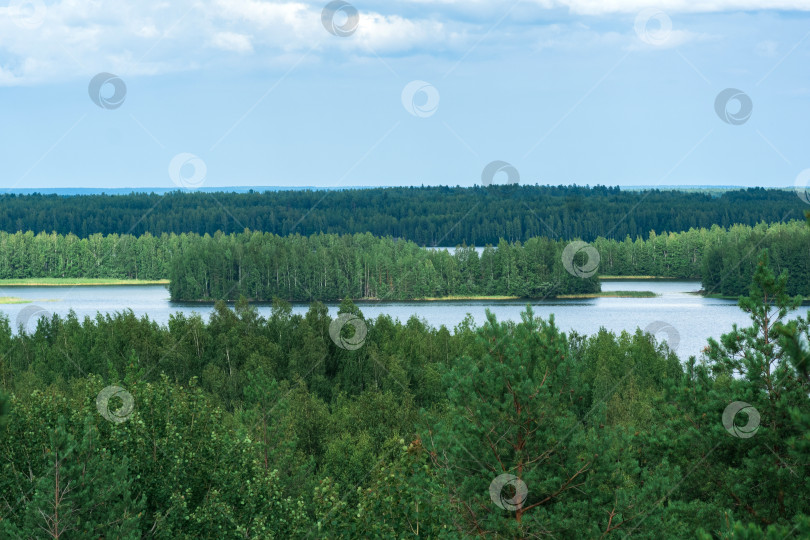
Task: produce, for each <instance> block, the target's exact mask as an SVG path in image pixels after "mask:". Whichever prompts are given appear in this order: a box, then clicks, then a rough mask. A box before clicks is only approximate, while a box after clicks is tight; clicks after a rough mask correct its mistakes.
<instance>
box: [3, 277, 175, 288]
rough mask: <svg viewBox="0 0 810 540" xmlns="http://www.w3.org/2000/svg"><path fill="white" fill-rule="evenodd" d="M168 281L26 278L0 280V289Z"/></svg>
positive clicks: (161, 282)
mask: <svg viewBox="0 0 810 540" xmlns="http://www.w3.org/2000/svg"><path fill="white" fill-rule="evenodd" d="M168 284H169V280H168V279H116V278H26V279H0V287H68V286H74V287H105V286H113V285H168Z"/></svg>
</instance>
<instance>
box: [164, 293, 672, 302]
mask: <svg viewBox="0 0 810 540" xmlns="http://www.w3.org/2000/svg"><path fill="white" fill-rule="evenodd" d="M658 296H659V295H658V294H656V293H654V292H652V291H603V292H598V293H584V294H561V295H558V296H540V297H536V298H528V297H524V296H443V297H426V298H411V299H408V300H398V299H391V300H381V299H379V298H351V299H350V300H351V301H352V302H353V303H355V304H366V303H379V302H387V303H398V304H401V303H407V302H413V303H419V302H464V301H470V302H499V301H516V300H523V301H526V302H536V301H542V300H578V299H588V298H656V297H658ZM342 300H344V299H342V298H341V299H335V300H325V301H324V300H311V301H310V300H286V299H285V301H286V302H289V303H291V304H310V303H312V302H322V303H324V304H336V303H340V302H341V301H342ZM169 302H171V303H173V304H179V305H182V304H190V305H213V304H215V303H216V302H217V300H169ZM226 303H227V304H235V303H236V300H226ZM248 303H251V304H254V303H255V304H268V305H269V304H272V301H271V300H261V301H259V300H253V299H250V298H249V299H248Z"/></svg>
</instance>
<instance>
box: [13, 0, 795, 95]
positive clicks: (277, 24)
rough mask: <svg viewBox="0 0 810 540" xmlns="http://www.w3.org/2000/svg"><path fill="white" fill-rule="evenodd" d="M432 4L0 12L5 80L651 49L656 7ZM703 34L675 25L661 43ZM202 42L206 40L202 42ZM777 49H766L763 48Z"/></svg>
mask: <svg viewBox="0 0 810 540" xmlns="http://www.w3.org/2000/svg"><path fill="white" fill-rule="evenodd" d="M422 1H423V0H410V2H411V3H412V5H411V6H410V9H409V10H408V11H407V13H408V15H407V16H406V15H401V14H396V13H392V12H390V10H391V9H392V8H395V7H396V6H397V4H385V5H384V4H382V3H380V6H381V7H380V8H379V10H378V11H380V12H378V11H375V8H374V7H371V8H369V9H365V8H364V9H361V10H360V24H359V27H358V29H357V31H356V32H355V33H354V34H353V35H352V36H350V37H348V38H339V37H336V36H332V35H330V34H329V33H327V32H326V30H325V29H324V28H323V26H322V23H321V10H322V9H323V6H324V4H325V0H324V1H323V3H322V2H321V1H320V0H319V1H318V2H308V1H297V0H275V1H272V0H177V1H174V2H165V1H163V0H159V1H148V0H147V1H142V2H128V1H126V0H104V1H102V0H55V2H53V3H50V4H47V7H46V8H45V9H44V11H41V12H38V13H35V14H33V15H35V16H31V14H26V15H25V16H26V17H27V18H25V19H24V20H23V19H20V17H21V14H20V13H19V12H15V11H14V10H11V9H9V8H8V7H0V85H13V84H39V83H48V82H53V81H58V80H62V79H69V78H75V77H76V76H77V75H80V76H92V75H93V74H95V73H98V72H100V71H109V72H112V73H116V74H118V75H120V76H134V75H143V74H158V73H165V72H173V71H182V70H188V69H199V68H204V67H206V66H212V65H217V64H218V63H220V64H227V62H230V61H232V58H233V53H234V52H236V53H239V54H240V55H241V57H242V61H245V62H249V61H253V62H257V63H259V62H261V63H263V64H266V63H288V62H289V63H294V62H296V61H298V59H300V55H301V54H303V53H306V52H308V51H310V50H313V54H312V59H316V58H317V56H318V55H329V54H333V53H334V52H336V51H338V52H340V54H341V55H342V56H343V57H344V58H355V59H363V58H372V59H373V58H374V57H375V56H376V55H382V56H385V55H405V54H420V55H421V54H428V55H437V54H445V53H450V54H453V55H455V56H461V55H463V54H465V53H466V52H467V51H468V50H470V48H471V47H473V46H475V47H476V48H477V50H481V49H484V48H492V49H493V50H498V48H499V47H501V46H506V47H510V46H514V45H515V44H516V43H525V44H530V43H535V44H537V46H539V47H541V48H549V47H567V48H573V47H581V48H587V47H596V46H610V45H613V44H617V46H624V47H635V46H641V45H643V44H638V43H636V42H637V41H638V40H637V38H636V36H635V34H634V32H633V28H632V21H630V24H629V25H628V24H626V23H627V20H630V19H631V18H632V17H627V16H626V15H625V14H632V13H637V12H638V11H639V10H640V9H642V8H643V7H644V6H647V5H649V4H651V3H652V2H651V1H649V0H645V1H640V0H533V2H534V3H533V4H531V6H532V7H530V8H527V7H526V6H527V4H529V3H528V2H526V3H524V4H521V5H520V6H519V7H517V8H515V10H514V11H513V12H512V13H511V14H510V15H509V16H508V17H506V18H505V19H503V21H502V23H501V24H500V25H499V26H498V27H497V28H494V29H493V25H494V21H496V20H499V19H500V17H501V15H502V14H500V15H498V17H497V18H493V17H492V16H489V15H488V16H486V17H469V16H460V15H459V13H460V12H461V11H470V12H476V13H479V14H480V13H483V12H484V11H486V12H489V13H490V14H494V13H500V12H501V11H503V12H504V13H505V12H506V10H507V9H509V8H510V6H512V5H513V0H465V1H464V2H461V1H460V0H433V1H431V2H430V4H429V6H428V4H427V2H425V6H424V9H422V8H421V7H419V8H415V6H414V5H413V4H417V3H421V2H422ZM41 5H45V4H41ZM656 5H657V7H658V8H660V9H662V10H663V11H665V12H667V13H673V14H674V13H677V12H681V11H695V12H703V11H720V10H732V9H805V10H807V9H810V1H808V0H759V1H755V0H658V1H657V2H656ZM382 6H384V7H382ZM399 6H400V7H402V4H399ZM443 6H444V7H443ZM360 7H361V8H363V7H364V6H360ZM405 7H408V6H405ZM526 9H530V10H532V11H533V12H534V13H530V12H529V11H526ZM547 9H557V10H560V9H562V10H567V11H570V12H572V13H574V14H588V15H605V14H611V13H619V14H621V15H620V17H617V18H616V19H618V20H616V19H614V20H612V21H610V22H611V23H612V24H613V26H612V27H611V28H601V29H599V30H591V29H587V28H584V29H583V28H581V27H580V23H581V21H578V20H576V16H573V17H572V19H573V20H572V21H570V23H566V24H561V25H559V27H558V28H557V29H556V30H553V31H547V29H548V28H550V27H552V25H548V24H545V23H544V22H543V14H544V13H546V12H545V10H547ZM383 12H384V13H383ZM421 12H424V13H425V15H424V16H422V15H420V13H421ZM538 14H539V16H538ZM15 17H16V18H15ZM524 17H529V18H530V19H531V20H524ZM556 20H559V19H556ZM584 20H585V21H589V22H590V21H592V20H593V19H589V18H586V19H584ZM532 21H535V22H533V23H532ZM32 27H33V28H32ZM705 38H706V36H704V35H702V34H698V33H695V32H692V31H690V30H689V29H688V28H684V27H681V26H678V25H675V28H674V29H673V30H672V32H671V35H670V38H669V40H668V41H667V42H666V43H664V44H663V45H662V46H665V47H666V46H677V45H680V44H682V43H685V42H687V41H694V40H700V39H705ZM622 41H624V42H625V45H622V44H621V42H622ZM479 42H480V43H479ZM201 43H202V44H207V45H208V47H207V48H206V47H200V44H201ZM479 45H480V46H479ZM763 47H764V46H763ZM212 51H214V52H213V54H212ZM769 51H770V49H769V48H768V47H764V48H762V49H761V50H760V53H764V54H768V53H769Z"/></svg>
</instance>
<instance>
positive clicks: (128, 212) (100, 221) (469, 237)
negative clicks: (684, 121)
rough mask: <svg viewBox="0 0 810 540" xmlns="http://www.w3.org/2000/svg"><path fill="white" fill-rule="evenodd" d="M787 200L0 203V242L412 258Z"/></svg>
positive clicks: (246, 198) (671, 224)
mask: <svg viewBox="0 0 810 540" xmlns="http://www.w3.org/2000/svg"><path fill="white" fill-rule="evenodd" d="M805 209H806V205H805V203H804V202H803V201H802V200H801V199H800V198H799V197H797V196H796V193H795V192H793V191H791V190H777V189H770V190H766V189H762V188H749V189H745V190H742V189H741V190H737V191H727V192H723V193H722V194H720V195H719V196H713V195H711V194H708V193H694V192H685V191H659V190H657V189H653V190H647V191H622V190H621V189H619V188H618V187H603V186H596V187H593V188H588V187H576V186H558V187H553V186H517V185H510V186H500V185H491V186H489V187H486V188H483V187H473V188H462V187H412V188H373V189H347V190H333V191H309V190H302V191H277V192H264V193H258V192H256V193H196V192H173V193H169V194H165V195H157V194H132V195H82V196H71V197H62V196H58V195H13V194H7V195H0V231H6V232H10V233H13V232H17V231H34V232H35V233H39V232H56V233H58V234H63V235H67V234H70V233H72V234H74V235H76V236H79V237H81V238H86V237H89V236H90V235H92V234H95V233H101V234H104V235H111V234H132V235H135V236H141V235H143V234H145V233H150V234H153V235H156V236H159V235H160V234H162V233H175V234H180V233H196V234H199V235H203V234H206V233H207V234H211V235H213V234H214V233H216V232H217V231H222V232H224V233H226V234H227V233H232V232H237V233H238V232H242V231H243V230H244V229H250V230H254V231H262V232H267V233H273V234H277V235H279V236H287V235H290V234H294V233H297V234H301V235H304V236H310V235H312V234H317V233H329V234H356V233H371V234H373V235H375V236H391V237H393V238H402V239H406V240H411V241H413V242H416V243H417V244H419V245H421V246H455V245H457V244H463V243H466V244H467V245H479V246H483V245H485V244H493V245H495V244H497V243H498V242H499V241H500V239H502V238H503V239H505V240H507V241H509V242H515V241H526V240H528V239H530V238H534V237H537V236H546V237H548V238H553V239H563V240H573V239H575V238H581V239H582V240H585V241H586V242H590V241H593V240H595V239H596V238H597V237H599V236H602V237H604V238H611V239H618V240H623V239H624V238H625V237H627V236H630V238H636V237H637V236H642V237H643V238H646V235H648V234H649V233H650V231H656V232H659V233H660V232H662V231H671V232H680V231H687V230H689V229H690V228H701V227H703V228H709V227H711V226H712V225H719V226H721V227H729V226H731V225H736V224H740V225H751V226H753V225H755V224H757V223H759V222H761V221H765V222H767V223H774V222H778V221H785V220H789V219H801V216H802V213H803V212H804V210H805Z"/></svg>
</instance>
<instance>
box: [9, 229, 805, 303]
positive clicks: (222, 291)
mask: <svg viewBox="0 0 810 540" xmlns="http://www.w3.org/2000/svg"><path fill="white" fill-rule="evenodd" d="M567 245H568V243H567V242H561V241H553V240H549V239H546V238H532V239H529V240H528V241H526V242H515V243H509V242H506V241H505V240H501V241H500V242H499V243H498V244H497V246H487V247H485V248H484V249H483V251H482V252H481V253H480V255H479V253H478V252H477V251H476V250H475V249H473V248H472V247H470V246H461V247H460V248H458V249H456V250H455V253H449V252H448V251H446V250H429V249H424V248H420V247H419V246H417V245H416V244H415V243H413V242H408V241H404V240H396V239H393V238H390V237H389V238H377V237H374V236H372V235H370V234H364V235H360V234H357V235H334V234H318V235H313V236H310V237H306V236H301V235H292V236H287V237H280V236H277V235H273V234H270V233H258V232H249V231H246V232H242V233H239V234H223V233H216V234H214V235H213V236H209V235H205V236H199V235H196V234H179V235H176V234H161V235H160V236H152V235H151V234H148V233H147V234H144V235H141V236H132V235H108V236H104V235H101V234H93V235H91V236H90V237H88V238H79V237H77V236H74V235H66V236H63V235H59V234H54V233H51V234H44V233H40V234H34V233H32V232H27V233H14V234H9V233H4V232H0V279H25V278H44V277H53V278H80V277H85V278H117V279H170V280H171V286H170V289H171V293H172V297H173V298H174V299H176V300H189V301H190V300H209V301H210V300H215V299H228V300H234V299H236V298H238V297H239V296H240V295H244V296H246V297H248V298H250V299H253V300H257V301H258V300H261V301H270V300H272V298H273V297H275V296H278V297H279V298H284V299H287V300H289V301H311V300H316V299H317V300H322V301H326V300H335V299H339V298H355V299H357V298H380V299H390V300H405V299H414V298H425V297H442V296H520V297H533V298H539V297H545V296H554V295H557V294H575V293H589V292H595V291H598V290H599V288H598V281H597V277H596V276H589V277H586V278H583V277H575V276H574V275H573V274H571V273H570V272H568V271H566V270H565V268H564V266H563V265H562V253H563V250H564V249H565V247H566V246H567ZM591 245H592V246H593V247H594V248H595V249H596V251H597V252H598V253H599V266H598V267H597V268H596V271H597V275H601V276H655V277H669V278H679V279H700V280H701V281H702V283H703V288H704V289H705V290H706V291H707V292H709V293H712V294H721V295H727V296H739V295H742V294H744V293H745V290H746V285H745V284H746V283H748V282H750V279H751V276H753V273H754V269H755V261H756V257H757V255H758V253H759V252H760V251H761V250H762V249H764V248H768V249H769V251H770V253H771V264H772V266H773V267H774V269H776V270H777V271H779V272H781V271H782V270H787V271H788V274H789V276H790V279H789V280H788V284H787V287H788V291H789V293H790V294H801V295H804V296H810V230H808V229H807V228H806V227H804V226H802V222H800V221H792V222H789V223H775V224H772V225H766V224H764V223H761V224H758V225H756V226H755V227H748V226H742V225H736V226H733V227H731V228H729V229H724V228H722V227H718V226H714V227H712V228H711V229H691V230H689V231H685V232H680V233H663V234H656V233H654V232H653V233H650V235H649V237H648V238H647V239H646V240H644V239H642V238H641V237H638V238H636V239H635V240H631V239H630V238H625V239H624V240H623V241H616V240H608V239H605V238H597V239H596V240H595V241H593V242H592V243H591ZM588 261H589V259H588V257H587V255H586V254H585V253H584V252H578V253H577V254H576V255H575V259H574V260H573V261H572V263H573V264H574V265H575V266H576V267H578V268H585V267H586V265H587V264H588ZM585 273H588V272H585Z"/></svg>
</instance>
